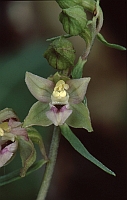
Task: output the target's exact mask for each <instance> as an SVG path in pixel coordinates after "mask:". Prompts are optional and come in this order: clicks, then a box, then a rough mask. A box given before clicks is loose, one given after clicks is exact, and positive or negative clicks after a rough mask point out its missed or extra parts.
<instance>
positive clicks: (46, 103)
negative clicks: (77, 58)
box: [24, 72, 92, 131]
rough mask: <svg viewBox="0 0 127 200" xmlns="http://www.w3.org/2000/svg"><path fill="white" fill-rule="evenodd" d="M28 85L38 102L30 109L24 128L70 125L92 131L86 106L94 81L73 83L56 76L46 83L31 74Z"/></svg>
mask: <svg viewBox="0 0 127 200" xmlns="http://www.w3.org/2000/svg"><path fill="white" fill-rule="evenodd" d="M25 81H26V84H27V86H28V88H29V90H30V92H31V93H32V94H33V96H34V97H35V98H36V99H37V100H38V102H36V103H35V104H34V105H33V106H32V108H31V109H30V111H29V114H28V116H27V117H26V119H25V121H24V127H28V126H31V125H41V126H49V125H51V124H54V125H55V126H59V125H62V124H64V123H67V124H68V125H69V126H72V127H75V128H86V129H87V130H88V131H92V126H91V122H90V117H89V111H88V108H87V106H86V105H85V104H84V103H82V101H83V100H84V97H85V93H86V90H87V86H88V83H89V81H90V78H80V79H69V78H68V77H62V76H61V75H59V74H58V73H56V74H55V75H54V76H52V77H50V78H49V79H44V78H42V77H39V76H37V75H34V74H32V73H29V72H27V73H26V79H25Z"/></svg>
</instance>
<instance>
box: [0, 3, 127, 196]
mask: <svg viewBox="0 0 127 200" xmlns="http://www.w3.org/2000/svg"><path fill="white" fill-rule="evenodd" d="M101 7H102V9H103V12H104V26H103V28H102V30H101V33H103V35H104V36H105V38H106V39H107V40H108V41H109V42H112V43H117V44H121V45H123V46H126V41H125V40H126V37H125V36H126V33H125V25H126V13H125V12H126V3H125V0H121V1H115V0H113V1H107V0H102V1H101ZM59 13H60V8H59V7H58V5H57V3H56V2H55V1H37V2H35V1H1V2H0V110H2V109H4V108H5V107H12V108H13V109H14V110H15V112H16V113H17V114H18V116H19V117H20V119H21V121H22V120H23V119H24V118H25V116H26V115H27V113H28V111H29V109H30V107H31V105H32V104H33V103H34V102H36V99H35V98H34V97H32V95H31V94H30V92H29V91H28V89H27V87H26V85H25V83H24V76H25V72H26V71H30V72H32V73H35V74H37V75H40V76H43V77H45V78H46V77H48V76H49V75H50V74H52V73H54V72H55V70H53V69H52V68H51V67H50V66H49V65H48V63H47V61H46V59H44V58H43V56H42V55H43V53H44V51H45V50H46V48H47V47H48V43H46V39H47V38H50V37H54V36H57V35H60V34H63V33H64V32H63V29H62V26H61V24H60V22H59V21H58V15H59ZM71 41H72V42H73V44H74V46H75V48H76V53H77V57H78V56H79V55H80V54H81V53H82V51H83V49H84V46H85V45H84V42H83V40H81V39H79V38H77V37H74V38H73V39H72V40H71ZM84 76H90V77H91V82H90V84H89V87H88V91H87V99H88V107H89V110H90V114H91V119H92V124H93V128H94V132H93V133H88V132H87V131H85V130H80V129H74V130H73V132H74V133H75V134H76V136H77V137H78V138H79V139H80V140H81V141H82V143H83V144H84V145H85V147H86V148H87V149H88V150H89V152H90V153H91V154H92V155H94V156H95V157H96V158H97V159H99V160H100V161H101V162H102V163H103V164H105V165H106V166H107V167H109V168H110V169H111V170H113V171H114V172H115V173H116V175H117V176H116V177H113V176H111V175H108V174H106V173H105V172H103V171H102V170H100V169H99V168H97V167H96V166H95V165H93V164H92V163H90V162H89V161H87V160H86V159H84V158H83V157H82V156H80V155H79V154H78V153H77V152H76V151H75V150H74V149H73V148H72V147H71V146H70V144H69V143H68V142H67V141H66V140H65V139H64V138H63V137H61V142H60V147H59V153H58V160H57V163H56V168H55V172H54V176H53V179H52V183H51V187H50V190H49V193H48V196H47V200H126V199H127V133H126V132H127V130H126V118H127V106H126V52H123V51H118V50H115V49H110V48H108V47H105V46H103V45H102V44H101V43H100V42H99V41H97V40H96V41H95V44H94V46H93V49H92V51H91V53H90V56H89V58H88V62H87V64H86V67H85V70H84ZM39 130H40V132H42V136H43V138H44V141H45V143H46V149H47V150H48V149H49V145H50V140H51V135H52V132H51V130H52V127H49V128H39ZM37 150H38V149H37ZM38 158H41V155H40V153H39V151H38ZM20 166H21V161H20V159H19V157H18V155H17V157H16V158H15V160H14V161H13V162H12V163H11V164H10V165H8V166H5V167H3V168H1V169H0V174H1V175H5V174H7V173H8V172H10V171H13V170H14V169H17V168H19V167H20ZM43 170H44V168H43V169H40V170H38V171H37V172H34V173H33V174H31V175H29V176H28V177H25V178H23V179H22V180H19V181H17V182H13V183H11V184H8V185H6V186H3V187H1V188H0V199H3V200H5V199H6V200H10V199H13V200H17V199H24V200H28V199H29V200H35V199H36V197H37V194H38V191H39V188H40V184H41V180H42V174H43Z"/></svg>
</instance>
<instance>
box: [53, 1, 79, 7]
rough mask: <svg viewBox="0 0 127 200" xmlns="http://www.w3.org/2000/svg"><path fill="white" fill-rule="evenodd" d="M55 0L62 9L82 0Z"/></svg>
mask: <svg viewBox="0 0 127 200" xmlns="http://www.w3.org/2000/svg"><path fill="white" fill-rule="evenodd" d="M56 2H57V3H58V4H59V6H60V7H61V8H62V9H64V8H69V7H72V6H76V5H78V4H81V3H82V0H56Z"/></svg>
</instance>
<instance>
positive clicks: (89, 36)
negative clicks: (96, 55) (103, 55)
mask: <svg viewBox="0 0 127 200" xmlns="http://www.w3.org/2000/svg"><path fill="white" fill-rule="evenodd" d="M79 35H80V37H82V38H83V39H84V40H85V42H86V48H87V47H88V46H90V45H91V42H92V30H90V29H89V27H88V25H86V27H85V29H84V30H83V31H82V33H80V34H79Z"/></svg>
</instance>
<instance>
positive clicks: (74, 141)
mask: <svg viewBox="0 0 127 200" xmlns="http://www.w3.org/2000/svg"><path fill="white" fill-rule="evenodd" d="M60 128H61V132H62V135H63V136H64V137H65V138H66V139H67V140H68V142H69V143H70V144H71V145H72V147H73V148H74V149H75V150H76V151H77V152H78V153H80V154H81V155H82V156H83V157H85V158H86V159H87V160H89V161H91V162H92V163H93V164H95V165H96V166H98V167H99V168H100V169H102V170H103V171H105V172H107V173H108V174H110V175H113V176H115V173H114V172H113V171H111V170H110V169H109V168H107V167H106V166H105V165H103V164H102V163H101V162H100V161H98V160H97V159H96V158H95V157H94V156H92V155H91V154H90V153H89V152H88V151H87V149H86V148H85V147H84V146H83V144H82V143H81V141H80V140H79V139H78V138H77V137H76V136H75V135H74V134H73V132H72V131H71V130H70V128H69V127H68V125H67V124H64V125H62V126H60Z"/></svg>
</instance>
